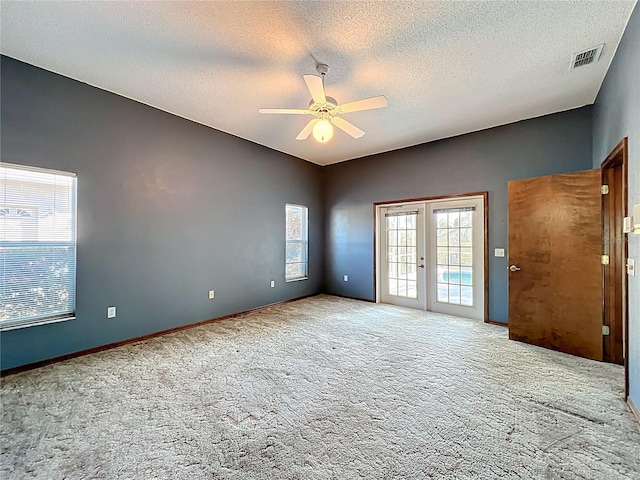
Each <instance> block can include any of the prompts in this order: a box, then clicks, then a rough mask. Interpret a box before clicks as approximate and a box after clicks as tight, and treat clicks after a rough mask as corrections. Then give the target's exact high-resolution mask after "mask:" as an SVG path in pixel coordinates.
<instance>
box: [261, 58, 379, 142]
mask: <svg viewBox="0 0 640 480" xmlns="http://www.w3.org/2000/svg"><path fill="white" fill-rule="evenodd" d="M316 70H317V71H318V73H319V74H320V76H319V77H318V76H316V75H303V78H304V81H305V83H306V84H307V87H308V88H309V92H310V93H311V100H310V101H309V108H307V109H295V108H261V109H260V110H258V112H260V113H283V114H289V115H313V116H314V117H315V118H314V119H313V120H311V121H310V122H309V123H307V125H306V126H305V127H304V128H303V129H302V131H301V132H300V133H299V134H298V136H297V137H296V140H306V139H307V138H309V135H311V133H313V137H314V138H315V139H316V140H317V141H319V142H322V143H324V142H328V141H329V140H331V137H333V126H334V125H335V126H336V127H338V128H339V129H340V130H343V131H345V132H346V133H348V134H349V135H351V136H352V137H353V138H360V137H362V136H363V135H364V131H362V130H360V129H359V128H358V127H356V126H355V125H354V124H352V123H349V122H347V121H346V120H345V119H344V118H342V117H339V116H338V115H341V114H343V113H351V112H360V111H362V110H372V109H374V108H382V107H386V106H387V99H386V98H385V97H384V96H383V95H380V96H378V97H371V98H367V99H365V100H358V101H355V102H349V103H344V104H342V105H338V102H337V101H336V99H335V98H332V97H327V96H326V95H325V93H324V77H325V75H326V74H327V73H329V67H328V66H327V65H325V64H324V63H321V64H319V65H318V66H317V67H316Z"/></svg>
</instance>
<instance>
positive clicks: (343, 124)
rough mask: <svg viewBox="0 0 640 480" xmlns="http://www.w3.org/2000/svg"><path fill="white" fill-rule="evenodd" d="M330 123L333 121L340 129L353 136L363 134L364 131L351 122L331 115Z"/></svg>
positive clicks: (356, 136) (358, 136) (357, 136)
mask: <svg viewBox="0 0 640 480" xmlns="http://www.w3.org/2000/svg"><path fill="white" fill-rule="evenodd" d="M331 123H333V124H334V125H335V126H336V127H338V128H339V129H340V130H344V131H345V132H347V133H348V134H349V135H351V136H352V137H353V138H360V137H361V136H363V135H364V132H363V131H362V130H360V129H359V128H358V127H356V126H355V125H354V124H353V123H349V122H347V121H346V120H345V119H344V118H340V117H333V118H332V119H331Z"/></svg>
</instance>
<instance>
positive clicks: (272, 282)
mask: <svg viewBox="0 0 640 480" xmlns="http://www.w3.org/2000/svg"><path fill="white" fill-rule="evenodd" d="M275 286H276V281H275V280H271V288H274V287H275Z"/></svg>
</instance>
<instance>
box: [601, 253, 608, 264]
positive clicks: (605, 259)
mask: <svg viewBox="0 0 640 480" xmlns="http://www.w3.org/2000/svg"><path fill="white" fill-rule="evenodd" d="M600 263H602V265H609V255H602V256H601V257H600Z"/></svg>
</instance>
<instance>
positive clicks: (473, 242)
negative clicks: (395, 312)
mask: <svg viewBox="0 0 640 480" xmlns="http://www.w3.org/2000/svg"><path fill="white" fill-rule="evenodd" d="M378 231H379V240H380V241H379V243H378V245H379V249H378V254H377V259H378V265H379V272H380V276H379V281H378V292H379V296H378V299H379V301H381V302H382V303H391V304H394V305H400V306H405V307H411V308H417V309H420V310H430V311H433V312H439V313H446V314H450V315H456V316H460V317H466V318H473V319H478V320H484V303H485V299H484V295H485V291H484V252H485V245H484V199H483V197H463V198H459V199H444V200H442V199H439V200H434V201H428V202H420V203H407V204H398V205H390V206H384V207H380V208H379V209H378Z"/></svg>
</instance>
